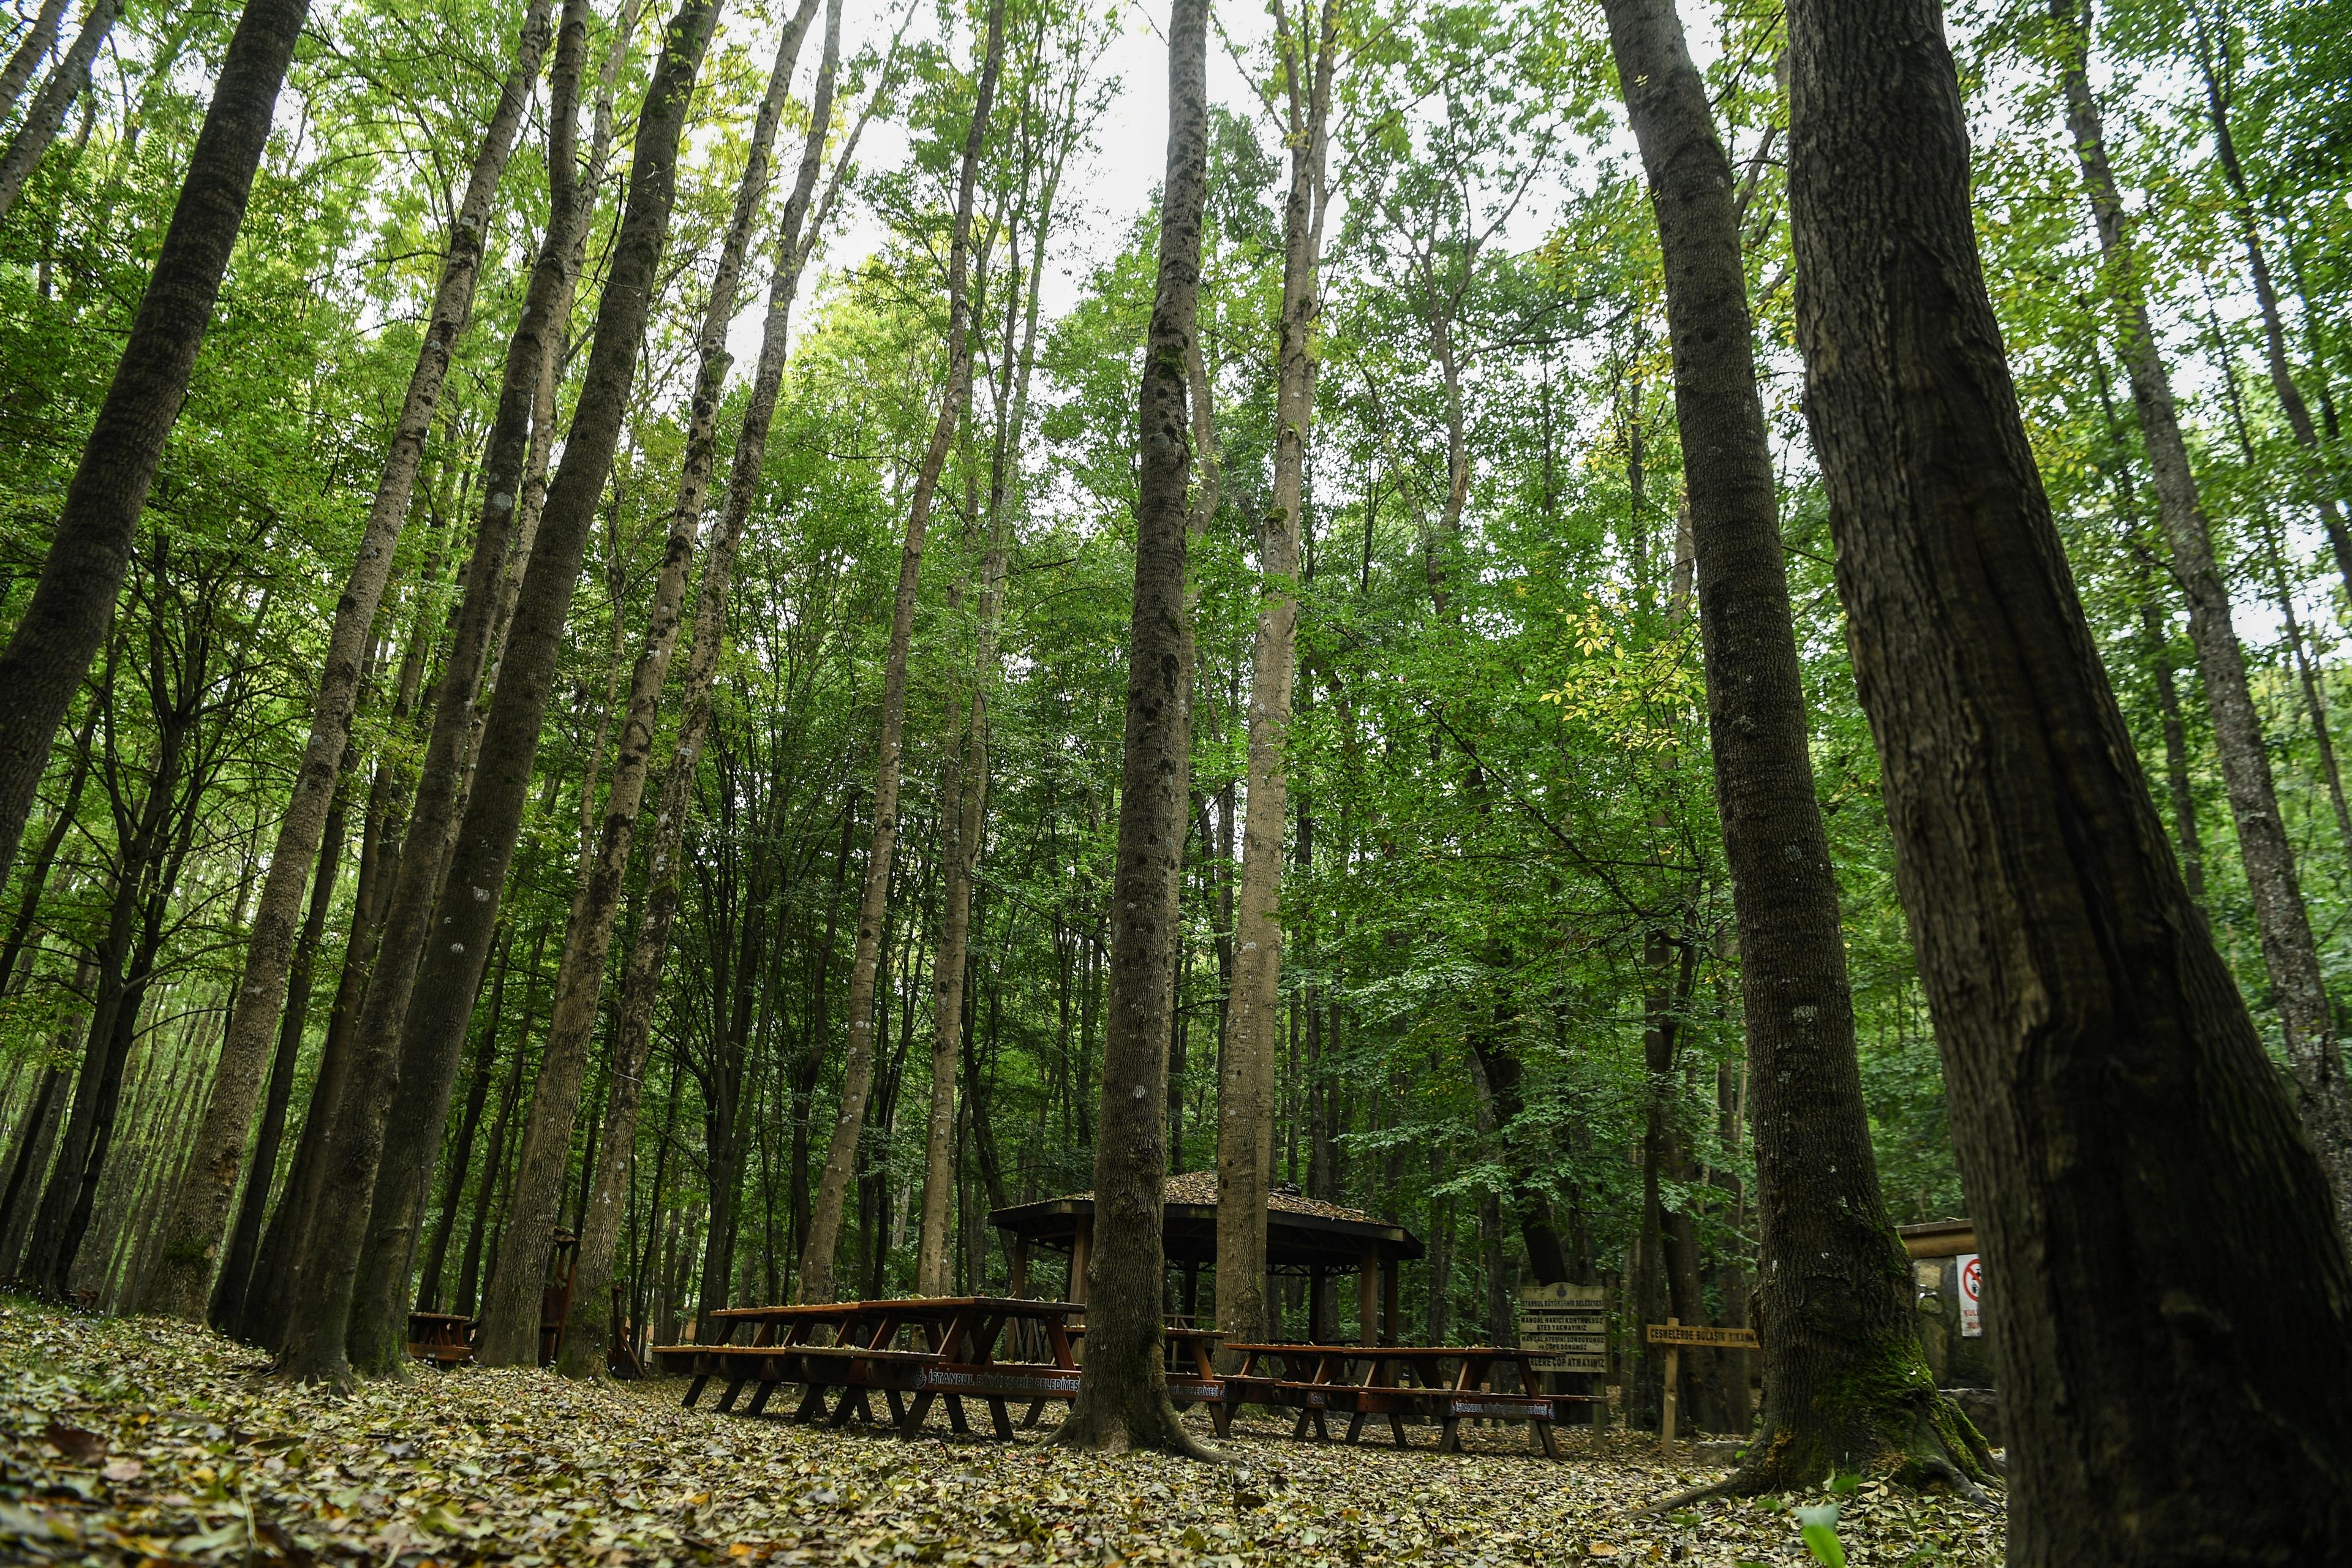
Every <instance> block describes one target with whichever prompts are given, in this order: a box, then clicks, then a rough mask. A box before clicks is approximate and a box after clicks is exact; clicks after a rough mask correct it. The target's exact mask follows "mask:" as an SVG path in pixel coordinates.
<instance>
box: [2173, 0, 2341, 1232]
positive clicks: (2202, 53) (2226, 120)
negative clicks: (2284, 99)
mask: <svg viewBox="0 0 2352 1568" xmlns="http://www.w3.org/2000/svg"><path fill="white" fill-rule="evenodd" d="M2189 18H2190V20H2191V22H2192V23H2193V25H2194V26H2195V27H2196V33H2197V65H2198V71H2199V74H2200V76H2202V77H2203V79H2204V85H2205V110H2206V116H2207V118H2208V119H2209V120H2210V121H2211V122H2212V126H2213V152H2214V154H2215V156H2216V158H2217V160H2218V162H2219V163H2221V177H2222V178H2223V179H2224V180H2225V181H2227V182H2228V184H2229V186H2230V198H2231V202H2230V205H2231V211H2232V216H2235V217H2236V218H2237V220H2238V240H2239V243H2240V244H2242V245H2243V246H2244V247H2245V250H2246V275H2247V278H2248V279H2249V280H2250V281H2251V282H2252V284H2253V286H2254V303H2255V305H2256V307H2257V308H2258V309H2259V310H2261V312H2262V318H2263V363H2264V365H2265V366H2266V368H2267V369H2268V370H2269V371H2270V376H2271V390H2272V391H2273V393H2275V394H2276V395H2277V396H2278V404H2279V412H2280V413H2282V414H2284V415H2285V416H2286V425H2287V429H2288V430H2289V431H2291V432H2292V433H2293V434H2294V444H2295V447H2296V448H2297V453H2296V455H2297V456H2298V457H2299V458H2301V462H2300V464H2299V467H2300V468H2301V469H2302V473H2301V475H2300V476H2299V477H2300V478H2301V479H2302V480H2303V483H2304V488H2305V490H2306V491H2308V492H2309V494H2310V497H2311V504H2312V507H2313V509H2314V510H2316V511H2317V512H2318V513H2319V525H2320V528H2321V530H2322V531H2325V532H2326V535H2327V547H2328V550H2329V552H2331V553H2332V554H2333V555H2334V557H2335V560H2336V572H2337V573H2338V574H2340V575H2341V576H2342V578H2343V581H2344V591H2345V593H2346V594H2347V595H2352V526H2347V522H2346V521H2345V515H2344V496H2343V493H2342V491H2341V489H2340V487H2339V486H2338V485H2337V484H2336V481H2335V480H2334V479H2333V478H2332V477H2331V476H2330V475H2329V473H2328V471H2327V465H2326V460H2325V459H2324V458H2322V456H2321V452H2320V445H2319V432H2318V430H2317V429H2316V428H2315V427H2314V426H2313V425H2312V422H2311V405H2309V404H2308V403H2306V402H2305V401H2304V396H2303V389H2302V388H2301V387H2299V386H2297V385H2296V384H2295V382H2294V368H2293V367H2292V366H2290V365H2289V364H2288V363H2287V358H2286V326H2285V323H2284V322H2283V321H2281V320H2280V319H2279V305H2278V286H2277V284H2276V283H2274V282H2273V280H2272V279H2271V264H2270V258H2269V256H2268V255H2267V254H2266V253H2265V252H2264V251H2263V232H2262V226H2261V225H2260V224H2259V223H2257V222H2256V221H2255V218H2254V199H2253V193H2252V191H2251V190H2250V189H2248V187H2247V184H2246V171H2245V168H2244V165H2242V163H2239V162H2238V139H2237V137H2236V136H2235V135H2234V134H2233V133H2232V132H2231V129H2230V100H2229V95H2228V94H2227V93H2226V92H2225V91H2224V90H2223V89H2222V85H2221V73H2220V72H2219V70H2217V69H2216V67H2215V62H2214V58H2213V47H2214V42H2215V40H2214V37H2213V34H2212V30H2211V28H2210V27H2209V26H2207V25H2206V20H2205V12H2204V8H2203V7H2202V6H2200V5H2191V6H2190V7H2189ZM2225 26H2226V18H2225ZM2220 41H2221V47H2222V48H2223V49H2224V50H2227V49H2228V47H2229V37H2228V36H2227V34H2226V33H2225V34H2224V35H2223V37H2221V40H2220ZM2339 1197H2340V1194H2339Z"/></svg>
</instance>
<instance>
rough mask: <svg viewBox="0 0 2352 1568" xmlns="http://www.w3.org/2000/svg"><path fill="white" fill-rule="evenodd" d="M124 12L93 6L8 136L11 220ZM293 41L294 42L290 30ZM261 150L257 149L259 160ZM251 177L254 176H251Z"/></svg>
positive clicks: (0, 194) (4, 192) (4, 175)
mask: <svg viewBox="0 0 2352 1568" xmlns="http://www.w3.org/2000/svg"><path fill="white" fill-rule="evenodd" d="M121 14H122V0H97V3H96V4H95V5H91V6H90V8H89V15H87V16H84V17H83V18H82V23H81V31H80V32H79V33H76V34H75V35H74V41H73V44H72V46H71V47H69V48H68V49H67V50H66V52H65V58H63V59H60V60H59V61H58V65H57V68H56V69H55V70H53V71H51V72H50V73H49V79H48V80H47V81H45V82H43V83H42V84H41V90H40V91H39V92H38V93H37V94H36V95H35V97H34V99H33V104H32V107H31V108H30V109H28V110H26V113H25V122H24V123H23V124H22V125H19V126H17V127H16V135H14V136H12V137H10V138H9V139H8V150H7V151H6V152H5V153H0V218H5V217H6V216H8V213H9V210H10V209H11V208H13V207H14V206H16V198H17V197H18V196H20V195H24V194H25V182H26V181H27V180H29V179H31V178H32V177H33V171H34V170H36V169H37V168H39V167H40V166H41V158H42V155H43V154H44V153H47V152H48V150H49V143H50V142H54V141H56V140H57V135H58V126H60V125H63V124H64V123H65V122H66V113H67V111H68V110H71V109H72V108H73V104H74V100H75V99H77V98H79V97H80V96H81V95H82V94H83V93H84V92H86V91H88V90H89V68H90V67H91V65H93V64H94V63H95V62H96V61H97V59H98V51H99V49H100V47H102V46H103V45H104V44H105V42H106V36H107V35H108V34H109V33H110V32H112V31H113V30H114V22H115V18H116V17H118V16H121ZM294 26H295V27H296V29H298V30H299V27H300V26H301V21H300V18H299V16H298V17H297V18H296V19H295V23H294ZM288 42H289V44H290V43H291V42H292V35H291V34H290V33H289V35H288ZM232 47H233V46H232ZM9 63H10V65H11V66H12V67H13V66H14V65H15V63H16V62H15V61H13V60H12V61H10V62H9ZM285 70H286V67H285V65H284V64H283V63H282V62H281V63H280V64H279V66H278V74H279V75H280V76H281V77H282V76H283V75H284V74H285ZM270 92H271V96H272V97H275V96H276V93H277V87H276V84H275V83H273V84H272V85H271V88H270ZM259 152H260V149H259V148H256V149H255V154H256V156H257V157H258V155H259ZM250 178H251V175H250V174H248V175H247V179H248V180H250ZM240 205H241V204H240Z"/></svg>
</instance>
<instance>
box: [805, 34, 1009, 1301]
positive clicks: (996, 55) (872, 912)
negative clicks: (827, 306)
mask: <svg viewBox="0 0 2352 1568" xmlns="http://www.w3.org/2000/svg"><path fill="white" fill-rule="evenodd" d="M987 26H988V37H987V41H986V43H985V45H984V46H983V47H984V54H983V57H982V61H981V67H980V79H979V82H978V84H977V86H976V89H975V91H974V94H973V98H972V110H971V123H970V125H969V126H968V127H967V129H966V130H965V132H964V143H963V161H962V163H961V169H960V171H959V173H958V175H957V180H956V215H955V228H954V231H953V233H952V235H951V236H950V239H949V242H948V341H947V349H948V356H947V359H948V363H947V371H948V378H947V379H948V384H947V390H946V392H945V393H944V394H942V395H941V397H940V413H939V417H938V419H937V420H936V421H934V422H933V424H932V426H931V442H930V446H929V448H928V449H927V450H926V451H925V452H924V454H923V465H922V467H921V468H920V469H919V470H918V471H917V473H916V475H915V486H914V491H913V494H912V495H911V496H910V497H909V498H908V503H907V534H906V543H905V546H904V547H903V548H902V549H901V551H900V552H899V556H898V592H897V594H896V595H895V596H894V598H893V599H892V602H891V608H890V643H889V649H888V651H887V654H886V655H885V656H884V662H883V666H882V723H881V734H880V738H879V741H878V742H877V745H876V748H875V751H876V756H877V761H876V763H875V777H874V836H873V838H872V840H871V841H870V842H869V843H868V845H867V847H866V885H865V889H864V894H863V897H862V898H861V899H860V900H859V901H858V910H857V942H856V948H855V949H854V950H853V952H852V955H851V958H850V964H849V1056H848V1060H847V1062H846V1063H845V1066H844V1068H843V1071H842V1080H841V1114H840V1115H839V1117H838V1118H837V1119H836V1120H835V1122H834V1126H833V1139H832V1142H831V1143H830V1144H829V1145H828V1146H827V1147H826V1150H825V1156H824V1175H823V1176H822V1177H821V1178H820V1179H819V1181H818V1183H817V1189H816V1199H815V1202H814V1206H813V1212H812V1213H811V1215H810V1217H809V1234H808V1242H807V1244H806V1246H805V1247H803V1249H802V1253H801V1261H800V1268H799V1277H800V1278H799V1284H798V1289H797V1296H798V1299H799V1300H803V1301H830V1300H833V1299H834V1279H833V1255H834V1250H835V1246H836V1244H837V1243H838V1242H839V1240H840V1237H841V1211H842V1206H843V1204H844V1202H845V1199H846V1198H847V1196H848V1194H849V1184H850V1181H851V1179H852V1178H853V1176H855V1174H856V1161H857V1140H858V1134H859V1132H860V1131H861V1130H862V1129H863V1128H864V1127H865V1124H866V1098H867V1096H868V1095H869V1094H870V1093H871V1092H872V1091H873V1087H874V983H875V974H876V971H877V967H878V966H879V964H880V962H881V949H882V913H883V905H884V902H885V900H886V899H887V895H888V893H889V890H890V867H891V861H892V858H893V857H894V855H895V854H896V852H897V849H898V766H899V754H900V751H901V749H902V746H903V743H904V742H903V740H902V732H903V731H904V729H905V725H906V717H907V650H908V644H909V643H910V642H911V641H912V640H913V638H914V631H915V586H916V583H917V581H918V579H919V577H920V576H921V574H922V566H923V540H924V534H925V531H927V530H928V529H929V526H930V521H931V502H932V498H933V496H934V495H935V494H936V493H937V491H938V489H939V483H940V473H941V471H942V470H944V469H945V468H946V467H947V460H948V447H950V445H951V444H952V443H953V441H954V439H955V432H956V424H957V421H958V419H959V418H960V416H961V414H962V412H963V405H964V404H965V402H966V401H967V399H968V397H969V395H970V388H971V300H970V299H969V298H968V292H969V289H968V273H969V269H970V267H971V217H972V204H973V198H974V194H975V187H976V185H977V184H978V180H979V174H980V151H981V145H982V141H983V139H984V138H985V137H986V135H987V133H988V120H989V114H990V111H991V110H992V108H993V106H994V101H995V98H996V79H997V73H998V71H999V70H1000V68H1002V67H1003V59H1004V5H1003V0H990V5H989V9H988V24H987Z"/></svg>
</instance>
